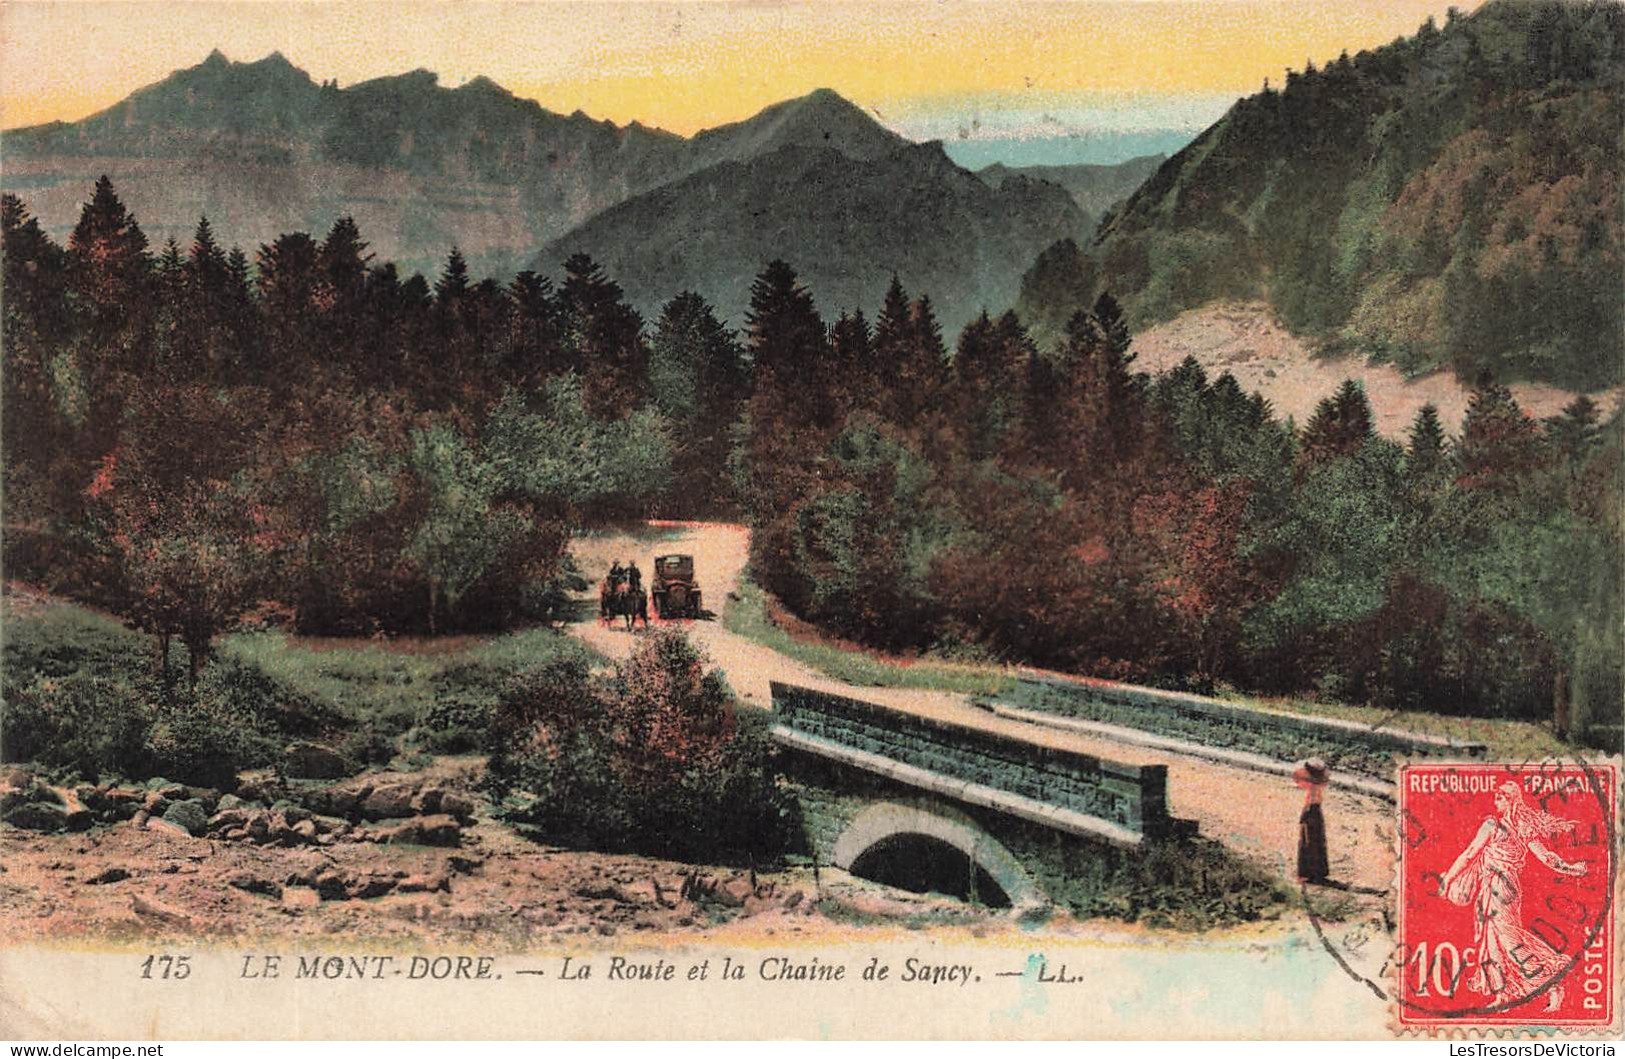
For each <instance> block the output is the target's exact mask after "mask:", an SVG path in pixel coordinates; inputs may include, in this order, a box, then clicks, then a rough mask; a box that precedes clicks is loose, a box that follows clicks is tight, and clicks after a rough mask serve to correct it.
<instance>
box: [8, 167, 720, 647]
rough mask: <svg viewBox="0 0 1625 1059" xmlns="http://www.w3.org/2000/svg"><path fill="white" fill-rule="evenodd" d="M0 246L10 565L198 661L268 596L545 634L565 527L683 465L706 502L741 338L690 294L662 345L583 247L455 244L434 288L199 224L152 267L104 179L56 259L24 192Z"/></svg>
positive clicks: (335, 628) (353, 257) (437, 627)
mask: <svg viewBox="0 0 1625 1059" xmlns="http://www.w3.org/2000/svg"><path fill="white" fill-rule="evenodd" d="M3 235H4V250H5V290H6V299H5V321H4V323H5V371H6V392H5V407H4V414H5V428H4V429H5V434H4V449H5V473H6V480H5V484H6V521H7V525H6V533H5V546H6V561H7V571H8V575H9V576H13V577H25V578H34V579H38V580H39V581H41V582H42V583H44V584H45V585H46V586H47V587H49V588H52V589H54V590H60V591H64V592H68V593H70V594H73V595H76V596H78V597H80V598H87V599H91V600H94V601H96V602H98V603H101V604H102V605H104V606H107V607H109V608H111V609H113V610H115V611H117V612H118V613H120V614H121V615H123V616H124V617H125V618H126V619H127V620H129V621H130V622H131V623H132V624H134V625H136V626H138V627H141V628H143V629H146V630H147V631H149V632H153V633H156V634H158V635H159V636H161V637H164V638H168V637H171V636H173V637H174V638H176V639H177V640H180V641H184V642H185V643H186V645H187V646H188V647H189V648H191V649H193V651H194V656H195V658H201V657H202V656H203V655H205V654H206V653H207V651H208V645H209V639H210V637H211V636H212V635H213V634H214V633H215V632H218V631H220V630H221V629H223V628H226V627H229V626H230V625H231V624H233V623H235V622H236V621H238V620H240V619H242V618H243V617H244V616H245V615H246V614H248V613H249V611H251V610H255V609H257V608H264V607H266V606H269V607H270V608H271V609H270V611H269V612H267V613H268V614H269V615H270V617H271V618H273V619H275V620H285V621H288V622H291V623H292V624H293V625H295V626H296V627H298V628H300V629H304V630H308V631H324V632H345V633H366V632H372V631H379V630H383V631H390V630H393V631H410V630H427V631H443V630H446V629H451V628H471V627H493V626H495V627H502V626H507V625H510V624H513V623H515V622H518V621H523V620H527V619H528V620H537V619H542V618H546V617H549V616H550V615H552V614H554V613H555V612H556V610H557V607H558V606H559V604H560V602H561V600H562V597H563V593H564V592H565V591H566V590H567V589H568V588H569V586H570V584H571V571H570V568H569V566H568V563H567V560H566V557H565V546H566V544H567V543H568V540H569V536H570V534H571V532H572V531H573V530H574V529H576V528H578V527H579V526H581V525H583V524H587V523H590V522H592V521H593V520H596V519H602V518H605V517H608V516H612V515H617V514H620V515H624V514H628V513H634V512H638V513H641V512H643V511H646V510H648V509H649V508H650V507H651V506H652V505H654V504H656V503H658V501H659V498H660V497H661V496H662V495H663V494H664V491H665V490H666V489H667V487H668V484H669V481H670V478H671V475H672V474H673V473H674V471H675V472H676V473H679V474H681V473H684V472H685V469H688V468H693V467H695V466H699V468H700V470H699V471H698V472H697V473H696V474H695V476H694V477H693V479H692V480H691V481H690V483H689V488H688V490H687V491H686V493H685V498H686V499H687V500H688V501H690V502H691V503H693V504H694V505H696V508H695V509H696V510H705V509H706V507H707V505H709V504H714V503H716V502H717V501H716V490H717V489H718V488H720V487H718V486H715V485H708V484H707V483H708V482H712V481H714V480H715V479H716V478H717V477H718V476H719V475H720V473H721V472H720V471H718V470H716V468H720V467H724V466H725V465H726V455H727V453H726V445H727V429H728V426H729V424H731V423H732V422H733V421H734V420H735V419H737V417H738V411H739V408H740V406H741V403H742V401H743V399H744V392H743V386H744V385H745V382H746V380H745V378H744V376H743V365H742V362H741V359H740V358H741V353H740V351H739V348H738V346H737V344H736V343H734V342H733V341H732V339H731V337H730V336H728V335H726V334H725V333H723V332H722V331H721V329H720V326H719V325H718V324H717V323H716V321H715V320H714V319H713V318H711V317H710V315H709V310H708V309H707V307H705V306H704V305H702V304H695V303H693V302H692V301H685V300H683V299H677V300H676V301H674V302H673V306H672V310H671V312H670V313H669V314H668V316H667V317H666V318H663V319H662V320H661V321H660V322H659V323H658V324H656V325H655V326H654V328H653V329H652V331H653V334H652V339H653V341H652V343H651V335H649V334H646V332H645V325H644V321H643V320H642V319H641V318H640V317H639V316H638V315H637V314H636V313H635V312H633V311H632V310H631V308H630V307H628V306H627V305H626V304H625V302H624V300H623V299H622V297H621V294H620V289H619V288H618V287H617V286H616V285H615V284H614V283H613V282H612V281H610V280H609V279H607V278H606V277H605V276H604V275H603V273H602V272H601V270H599V269H598V267H597V266H596V265H594V264H593V262H592V261H590V260H588V259H586V258H575V259H572V260H570V261H569V262H567V263H566V264H565V266H564V269H563V274H562V276H560V282H559V284H558V286H557V287H555V286H554V285H553V283H552V282H551V281H550V280H549V279H547V278H545V277H541V276H537V275H535V274H533V273H529V272H526V273H521V274H520V275H519V277H518V278H517V279H515V280H514V281H513V282H512V283H511V284H509V285H507V286H502V285H499V284H497V283H495V282H494V281H491V280H479V279H477V278H476V277H473V276H471V275H470V274H469V271H468V268H467V265H466V263H465V262H464V261H463V259H462V258H461V256H460V255H458V254H457V253H456V252H455V251H454V252H452V254H451V255H450V256H449V258H448V259H447V261H446V264H445V266H444V268H443V269H442V271H441V274H440V276H439V278H438V279H437V280H436V281H435V283H434V284H433V286H432V287H431V286H430V285H429V284H428V283H427V282H425V281H424V280H423V279H422V278H421V277H418V276H414V277H412V278H411V279H406V280H403V279H402V278H401V277H400V275H399V274H398V272H397V271H396V269H395V266H394V265H392V264H389V263H384V262H376V261H374V260H373V259H372V255H371V253H369V252H368V249H367V244H366V242H365V241H364V238H363V236H362V235H361V233H360V231H359V229H358V228H357V227H356V225H355V224H354V223H353V222H352V221H350V220H349V219H348V218H344V219H341V220H340V221H339V222H337V223H335V224H334V225H333V226H332V228H331V229H330V230H329V231H328V232H327V233H326V235H325V237H324V238H321V239H316V238H313V237H312V236H310V235H308V234H306V233H303V232H294V233H289V234H286V235H283V236H281V237H279V238H277V239H275V240H274V241H272V242H271V243H268V244H265V245H263V246H261V247H260V248H259V250H258V252H257V253H256V254H255V255H254V257H253V259H252V264H251V263H250V258H249V256H248V255H247V254H246V253H245V252H243V251H241V250H239V249H237V248H233V249H231V250H229V251H228V250H226V249H225V248H223V247H221V246H220V245H219V244H218V243H217V242H216V241H215V239H214V236H213V233H212V230H211V228H210V226H209V224H208V222H207V220H204V221H202V222H200V223H199V224H198V226H197V229H196V232H195V234H194V237H193V238H192V240H191V241H190V245H189V246H187V247H186V248H182V247H179V246H177V245H176V244H174V243H173V242H170V243H168V244H166V245H165V246H164V247H162V248H157V249H156V252H154V249H155V248H150V247H149V246H148V245H147V241H146V237H145V235H144V234H143V233H142V231H141V228H140V226H139V224H138V222H137V221H136V219H135V218H134V217H133V216H132V215H131V214H130V213H129V212H128V211H127V210H126V208H125V207H124V205H123V203H122V202H121V201H120V200H119V198H118V195H117V193H116V191H115V190H114V188H113V187H112V185H111V184H110V183H109V182H108V181H106V180H103V181H101V182H100V183H98V184H97V186H96V189H95V193H94V195H93V197H92V198H91V201H90V202H89V203H87V204H86V206H85V207H84V210H83V213H82V216H81V219H80V222H79V224H78V225H77V226H76V227H75V229H74V232H73V236H72V238H71V239H70V241H69V243H68V246H67V247H66V248H65V249H64V248H63V247H60V246H58V245H57V244H56V243H54V242H53V241H52V240H51V239H50V238H49V237H47V236H46V235H45V234H44V233H43V232H42V231H41V230H40V228H39V225H38V224H37V222H36V221H35V220H34V218H33V217H32V216H30V215H29V213H28V212H27V209H26V207H25V206H24V205H23V204H22V203H21V202H20V201H19V200H17V199H16V198H14V197H11V196H6V198H5V202H4V233H3ZM651 361H653V363H654V365H655V368H656V370H655V371H653V372H652V371H651ZM679 438H680V439H681V440H680V441H678V440H674V439H679ZM718 446H721V447H720V448H718ZM708 476H709V477H708Z"/></svg>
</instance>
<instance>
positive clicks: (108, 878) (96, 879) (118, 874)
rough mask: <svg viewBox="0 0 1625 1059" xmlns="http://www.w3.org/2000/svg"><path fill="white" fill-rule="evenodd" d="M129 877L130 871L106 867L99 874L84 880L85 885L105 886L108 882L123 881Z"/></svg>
mask: <svg viewBox="0 0 1625 1059" xmlns="http://www.w3.org/2000/svg"><path fill="white" fill-rule="evenodd" d="M129 877H130V873H129V872H128V871H126V870H124V869H123V868H108V869H107V870H106V871H104V872H102V873H101V874H99V875H93V876H91V877H90V878H88V879H86V880H85V885H86V886H105V885H106V884H108V883H116V882H123V881H124V880H125V879H128V878H129Z"/></svg>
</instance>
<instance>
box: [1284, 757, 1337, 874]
mask: <svg viewBox="0 0 1625 1059" xmlns="http://www.w3.org/2000/svg"><path fill="white" fill-rule="evenodd" d="M1331 778H1332V776H1331V770H1330V769H1328V768H1327V767H1326V763H1325V762H1324V761H1322V760H1320V759H1319V758H1310V759H1309V760H1308V761H1305V762H1304V763H1303V764H1301V765H1299V766H1298V768H1297V771H1295V772H1293V774H1292V779H1293V781H1294V782H1295V783H1297V785H1298V786H1300V787H1302V788H1303V791H1304V794H1303V812H1301V813H1299V814H1298V881H1300V882H1306V883H1315V884H1316V885H1323V884H1325V882H1326V880H1327V879H1328V878H1329V877H1330V876H1331V862H1330V858H1329V857H1328V856H1327V855H1326V817H1325V815H1324V813H1323V812H1322V811H1321V808H1320V796H1321V794H1322V793H1323V792H1324V791H1325V790H1326V784H1328V783H1330V782H1331Z"/></svg>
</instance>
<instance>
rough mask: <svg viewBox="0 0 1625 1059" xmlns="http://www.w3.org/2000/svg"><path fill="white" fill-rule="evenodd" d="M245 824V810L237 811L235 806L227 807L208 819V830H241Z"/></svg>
mask: <svg viewBox="0 0 1625 1059" xmlns="http://www.w3.org/2000/svg"><path fill="white" fill-rule="evenodd" d="M247 823H248V812H247V810H244V809H239V808H236V807H235V806H228V807H226V808H224V809H221V810H219V811H218V812H216V813H215V814H214V815H213V816H211V817H209V830H210V831H230V830H234V829H237V828H243V827H244V825H246V824H247ZM245 833H246V831H245Z"/></svg>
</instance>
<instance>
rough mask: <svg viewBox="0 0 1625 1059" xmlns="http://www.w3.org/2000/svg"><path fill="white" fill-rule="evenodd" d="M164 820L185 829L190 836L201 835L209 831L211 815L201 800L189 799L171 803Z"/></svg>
mask: <svg viewBox="0 0 1625 1059" xmlns="http://www.w3.org/2000/svg"><path fill="white" fill-rule="evenodd" d="M163 818H164V820H165V821H166V822H168V823H171V824H174V825H176V826H177V827H181V828H184V829H185V830H186V833H187V834H189V835H201V834H203V832H205V831H207V830H208V829H209V813H208V810H207V809H205V808H204V804H203V800H202V799H201V798H188V799H185V800H183V801H177V802H171V803H170V805H169V808H168V809H166V810H164V817H163Z"/></svg>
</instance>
